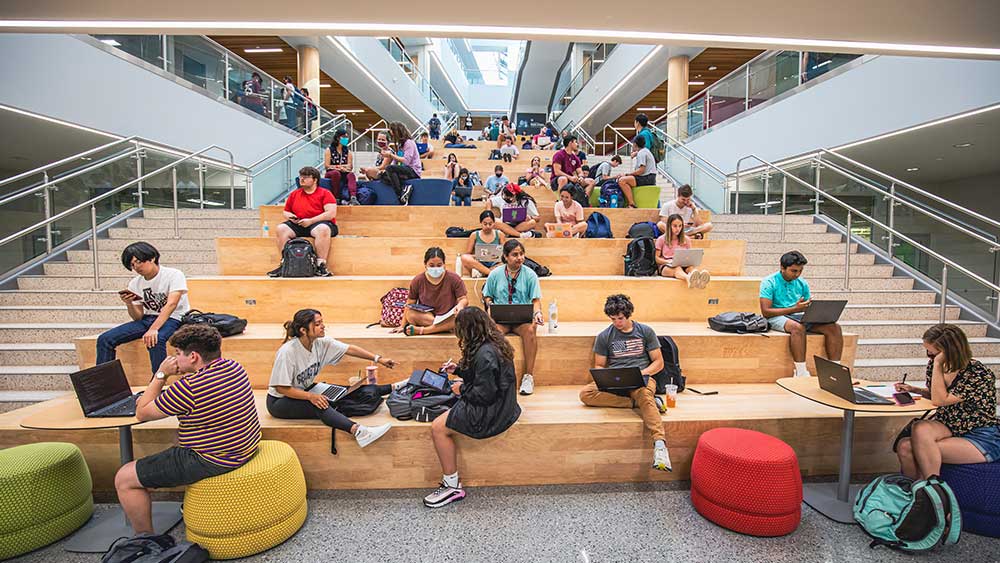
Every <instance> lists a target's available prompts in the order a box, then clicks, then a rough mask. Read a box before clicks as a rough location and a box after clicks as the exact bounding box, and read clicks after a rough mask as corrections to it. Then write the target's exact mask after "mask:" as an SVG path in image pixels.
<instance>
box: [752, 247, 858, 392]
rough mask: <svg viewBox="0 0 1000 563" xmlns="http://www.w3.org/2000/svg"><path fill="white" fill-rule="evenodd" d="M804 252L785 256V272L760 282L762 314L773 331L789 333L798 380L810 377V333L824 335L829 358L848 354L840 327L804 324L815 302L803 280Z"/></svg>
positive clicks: (782, 269) (834, 358)
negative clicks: (807, 335)
mask: <svg viewBox="0 0 1000 563" xmlns="http://www.w3.org/2000/svg"><path fill="white" fill-rule="evenodd" d="M808 263H809V262H808V260H806V257H805V256H803V255H802V253H801V252H799V251H797V250H793V251H791V252H786V253H785V254H783V255H782V256H781V271H778V272H775V273H773V274H771V275H770V276H767V277H766V278H764V279H763V280H761V282H760V314H761V315H763V316H764V317H766V318H767V322H768V324H770V325H771V330H778V331H781V332H787V333H788V334H789V336H790V338H789V339H788V345H789V347H790V348H791V350H792V361H793V362H794V363H795V371H794V373H793V375H794V376H795V377H809V370H808V369H807V368H806V333H807V332H813V333H819V334H822V335H823V337H824V338H823V341H824V343H825V345H826V357H827V358H828V359H830V360H833V361H835V362H839V361H840V355H841V354H842V353H843V351H844V335H843V332H842V331H841V330H840V325H839V324H837V323H829V324H811V323H810V324H806V325H803V324H802V322H801V321H802V314H803V313H804V312H805V310H806V309H808V308H809V304H810V303H811V302H812V294H811V293H810V292H809V284H808V283H806V280H804V279H802V277H801V276H802V270H803V268H804V267H805V265H806V264H808Z"/></svg>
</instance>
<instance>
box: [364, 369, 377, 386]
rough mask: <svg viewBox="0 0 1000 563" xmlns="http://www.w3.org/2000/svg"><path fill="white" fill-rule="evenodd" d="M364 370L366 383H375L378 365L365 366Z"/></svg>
mask: <svg viewBox="0 0 1000 563" xmlns="http://www.w3.org/2000/svg"><path fill="white" fill-rule="evenodd" d="M365 372H366V374H367V376H368V384H369V385H375V382H376V381H378V366H367V367H365Z"/></svg>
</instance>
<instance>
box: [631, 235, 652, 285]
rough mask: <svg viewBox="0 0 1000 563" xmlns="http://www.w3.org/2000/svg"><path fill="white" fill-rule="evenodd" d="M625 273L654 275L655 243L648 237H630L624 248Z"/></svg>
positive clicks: (633, 275) (637, 275)
mask: <svg viewBox="0 0 1000 563" xmlns="http://www.w3.org/2000/svg"><path fill="white" fill-rule="evenodd" d="M624 258H625V275H626V276H632V277H641V276H655V275H656V243H655V242H654V241H653V239H651V238H649V237H643V238H637V239H632V240H631V241H630V242H629V243H628V246H627V247H626V248H625V256H624Z"/></svg>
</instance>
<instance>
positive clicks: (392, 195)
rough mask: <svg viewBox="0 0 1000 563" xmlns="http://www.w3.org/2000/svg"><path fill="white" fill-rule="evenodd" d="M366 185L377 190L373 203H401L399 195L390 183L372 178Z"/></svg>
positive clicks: (374, 190)
mask: <svg viewBox="0 0 1000 563" xmlns="http://www.w3.org/2000/svg"><path fill="white" fill-rule="evenodd" d="M365 185H366V186H368V188H369V189H370V190H372V191H373V192H375V202H374V203H373V204H372V205H399V196H397V195H396V192H395V190H393V189H392V186H390V185H389V184H384V183H382V182H380V181H378V180H372V181H371V182H366V183H365ZM359 187H360V186H359Z"/></svg>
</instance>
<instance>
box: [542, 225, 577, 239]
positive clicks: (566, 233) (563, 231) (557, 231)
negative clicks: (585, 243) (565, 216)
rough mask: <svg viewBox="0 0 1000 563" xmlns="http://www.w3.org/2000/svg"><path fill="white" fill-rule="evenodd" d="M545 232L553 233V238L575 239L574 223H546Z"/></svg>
mask: <svg viewBox="0 0 1000 563" xmlns="http://www.w3.org/2000/svg"><path fill="white" fill-rule="evenodd" d="M545 230H546V231H548V232H550V233H552V238H573V224H572V223H546V224H545Z"/></svg>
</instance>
